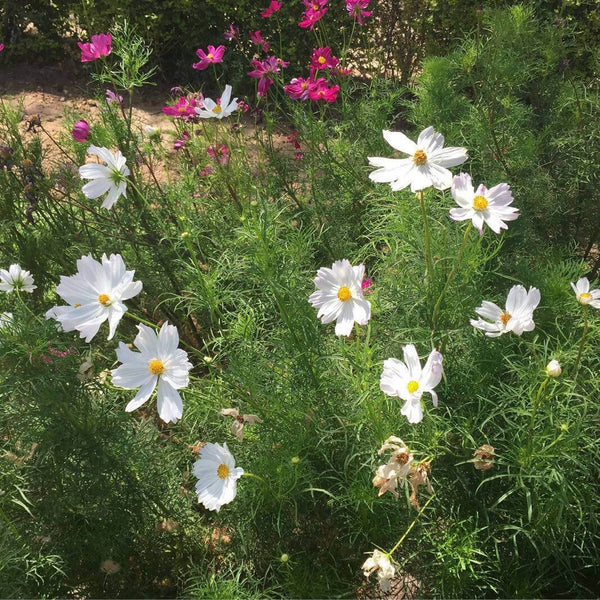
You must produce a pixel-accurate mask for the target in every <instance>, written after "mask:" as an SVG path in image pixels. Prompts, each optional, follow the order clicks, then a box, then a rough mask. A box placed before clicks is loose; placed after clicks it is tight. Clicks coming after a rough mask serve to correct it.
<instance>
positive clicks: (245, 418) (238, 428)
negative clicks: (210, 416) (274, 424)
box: [221, 408, 262, 442]
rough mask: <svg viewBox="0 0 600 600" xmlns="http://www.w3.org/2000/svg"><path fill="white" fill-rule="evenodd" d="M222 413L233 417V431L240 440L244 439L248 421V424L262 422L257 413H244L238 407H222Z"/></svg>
mask: <svg viewBox="0 0 600 600" xmlns="http://www.w3.org/2000/svg"><path fill="white" fill-rule="evenodd" d="M221 414H222V415H223V416H225V417H233V423H232V424H231V433H233V435H235V437H236V438H237V439H238V440H239V441H240V442H241V441H243V439H244V427H245V425H246V423H248V425H254V424H255V423H262V419H261V418H260V417H258V416H257V415H242V414H240V412H239V411H238V409H237V408H222V409H221Z"/></svg>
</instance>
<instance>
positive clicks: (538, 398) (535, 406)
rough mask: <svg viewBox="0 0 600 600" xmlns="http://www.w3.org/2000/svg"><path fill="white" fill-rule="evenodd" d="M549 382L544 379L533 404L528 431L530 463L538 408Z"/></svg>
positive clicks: (547, 379)
mask: <svg viewBox="0 0 600 600" xmlns="http://www.w3.org/2000/svg"><path fill="white" fill-rule="evenodd" d="M549 380H550V377H546V379H544V381H542V383H540V387H539V388H538V391H537V394H536V396H535V400H534V402H533V410H532V411H531V421H530V422H529V431H528V436H527V438H528V440H529V452H528V457H529V460H530V461H531V453H532V451H533V426H534V424H535V416H536V414H537V411H538V408H539V406H540V403H541V401H542V394H543V392H544V389H545V388H546V385H547V383H548V381H549Z"/></svg>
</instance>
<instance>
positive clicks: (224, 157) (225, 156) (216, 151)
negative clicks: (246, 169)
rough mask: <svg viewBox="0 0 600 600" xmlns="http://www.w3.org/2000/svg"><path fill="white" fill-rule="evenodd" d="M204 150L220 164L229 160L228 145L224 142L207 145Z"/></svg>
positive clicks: (224, 163)
mask: <svg viewBox="0 0 600 600" xmlns="http://www.w3.org/2000/svg"><path fill="white" fill-rule="evenodd" d="M206 152H208V155H209V156H210V157H211V158H213V159H214V160H215V161H217V162H218V163H219V164H221V165H226V164H227V163H228V162H229V147H228V146H227V145H226V144H221V145H220V146H208V148H206Z"/></svg>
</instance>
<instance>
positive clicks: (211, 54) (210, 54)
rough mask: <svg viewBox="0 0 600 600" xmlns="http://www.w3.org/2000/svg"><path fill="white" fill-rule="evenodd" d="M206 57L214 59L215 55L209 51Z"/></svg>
mask: <svg viewBox="0 0 600 600" xmlns="http://www.w3.org/2000/svg"><path fill="white" fill-rule="evenodd" d="M206 58H208V59H210V60H212V59H213V58H214V56H213V53H212V52H209V53H208V54H207V55H206Z"/></svg>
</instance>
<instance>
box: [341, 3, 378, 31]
mask: <svg viewBox="0 0 600 600" xmlns="http://www.w3.org/2000/svg"><path fill="white" fill-rule="evenodd" d="M369 2H371V0H347V2H346V10H347V11H348V14H349V15H350V16H351V17H352V18H353V19H354V20H355V21H356V22H357V23H358V24H359V25H364V24H365V17H370V16H371V15H372V14H373V11H370V10H365V9H366V8H368V6H369Z"/></svg>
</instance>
